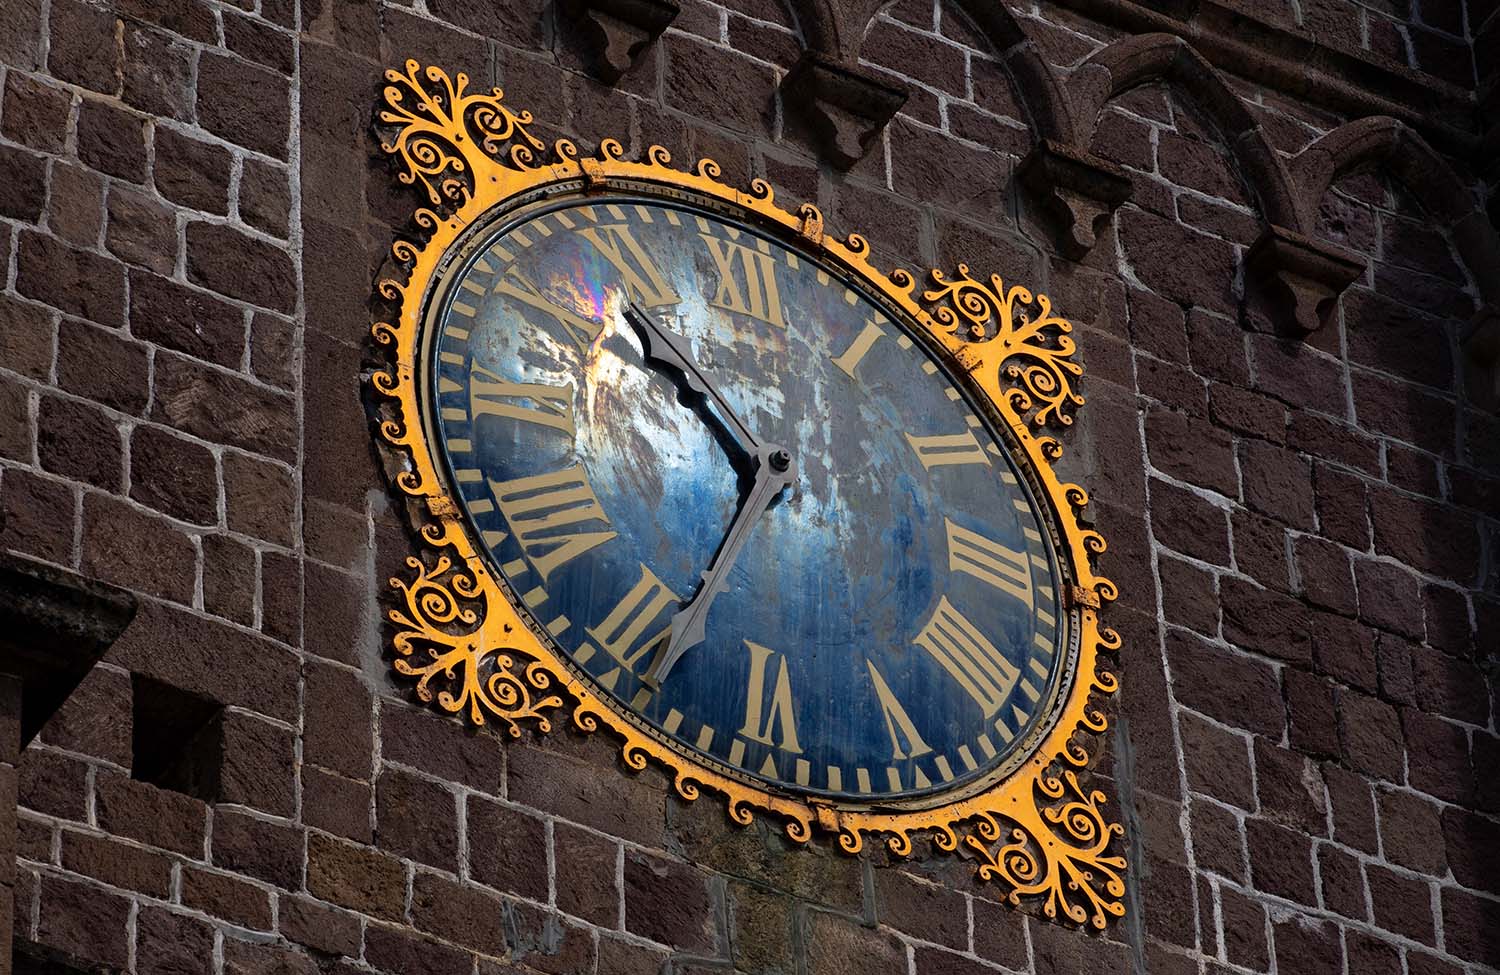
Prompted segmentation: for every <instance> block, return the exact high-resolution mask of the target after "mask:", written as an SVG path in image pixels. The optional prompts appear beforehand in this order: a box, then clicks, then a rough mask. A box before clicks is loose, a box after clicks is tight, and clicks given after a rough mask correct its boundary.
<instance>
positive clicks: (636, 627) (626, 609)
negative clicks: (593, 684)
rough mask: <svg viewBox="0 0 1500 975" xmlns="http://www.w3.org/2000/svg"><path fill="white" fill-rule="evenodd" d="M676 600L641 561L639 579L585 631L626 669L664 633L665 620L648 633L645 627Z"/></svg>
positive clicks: (634, 663)
mask: <svg viewBox="0 0 1500 975" xmlns="http://www.w3.org/2000/svg"><path fill="white" fill-rule="evenodd" d="M678 602H680V600H679V599H678V598H677V594H676V593H674V592H672V590H670V589H668V588H667V587H666V584H665V583H663V582H662V581H661V580H660V579H658V578H657V577H656V573H654V572H652V571H651V570H650V569H649V568H647V566H646V564H645V563H644V562H642V563H641V578H640V581H638V582H637V583H636V584H635V585H634V586H631V587H630V591H629V592H627V593H626V594H625V596H624V598H622V599H621V600H620V601H619V602H618V603H616V604H615V608H614V609H612V610H610V611H609V615H608V616H606V617H604V619H603V621H602V622H600V624H599V625H598V626H591V627H589V629H588V634H589V636H591V637H593V638H594V639H595V640H597V641H599V646H601V647H603V648H604V651H605V652H606V653H608V654H609V655H610V656H611V657H614V658H615V659H616V660H618V661H619V662H620V663H621V664H623V665H624V666H625V669H626V670H630V671H634V670H635V665H636V664H637V663H639V662H640V660H641V658H642V657H644V656H645V655H646V651H648V650H650V649H651V648H652V647H654V646H656V645H657V644H658V643H660V642H661V641H662V639H663V638H665V637H666V635H667V625H666V624H663V625H662V626H661V627H659V628H657V629H655V630H653V631H652V632H651V635H650V636H647V635H646V628H647V627H649V626H650V625H651V624H652V623H654V622H655V621H656V620H657V619H659V618H660V617H661V614H662V613H663V612H665V611H666V610H667V609H669V608H671V607H673V606H676V605H677V604H678Z"/></svg>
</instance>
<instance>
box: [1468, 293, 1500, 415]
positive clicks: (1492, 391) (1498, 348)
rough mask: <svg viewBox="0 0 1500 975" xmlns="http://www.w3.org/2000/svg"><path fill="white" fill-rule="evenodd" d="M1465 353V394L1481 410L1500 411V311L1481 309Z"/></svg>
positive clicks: (1469, 334) (1471, 323) (1486, 307)
mask: <svg viewBox="0 0 1500 975" xmlns="http://www.w3.org/2000/svg"><path fill="white" fill-rule="evenodd" d="M1460 345H1461V347H1462V348H1463V350H1464V363H1463V370H1464V392H1465V393H1467V394H1468V397H1469V402H1471V403H1473V404H1474V405H1475V406H1477V407H1479V408H1480V409H1485V410H1495V409H1500V308H1497V307H1495V306H1493V305H1486V306H1485V307H1483V308H1481V309H1479V311H1478V313H1477V314H1475V316H1474V318H1473V319H1472V320H1470V322H1469V324H1468V327H1467V328H1465V329H1464V335H1463V339H1462V341H1461V343H1460Z"/></svg>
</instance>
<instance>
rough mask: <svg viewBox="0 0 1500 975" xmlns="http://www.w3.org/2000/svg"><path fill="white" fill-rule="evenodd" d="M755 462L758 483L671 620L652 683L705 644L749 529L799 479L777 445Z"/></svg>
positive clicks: (653, 667) (653, 665)
mask: <svg viewBox="0 0 1500 975" xmlns="http://www.w3.org/2000/svg"><path fill="white" fill-rule="evenodd" d="M755 460H756V467H755V483H754V484H752V485H751V486H750V493H749V495H747V496H746V498H745V503H744V504H742V505H740V510H739V511H738V512H736V514H735V516H734V521H733V522H732V523H731V524H730V526H729V531H728V532H726V533H725V535H724V542H723V544H721V545H720V546H719V551H718V552H717V553H716V554H715V555H714V560H713V562H712V563H711V564H710V565H709V567H708V569H707V570H706V571H705V572H704V573H703V585H702V586H701V587H700V588H699V589H698V592H697V593H696V594H695V595H694V596H693V598H692V600H691V601H689V602H688V604H687V605H686V606H684V607H682V609H680V610H678V611H677V614H676V615H675V616H673V617H672V631H671V636H670V638H669V639H668V641H667V646H666V649H664V650H662V651H660V652H659V653H657V655H656V658H655V659H654V660H652V661H651V666H650V667H648V668H647V669H646V673H645V674H644V675H643V677H644V679H645V680H646V681H647V682H649V683H651V684H659V683H660V682H661V680H662V679H663V678H665V677H666V676H667V673H668V672H669V671H670V670H671V669H672V665H673V664H675V663H676V662H677V661H678V660H679V659H680V658H681V657H682V655H683V654H684V653H686V652H687V651H688V650H689V649H691V648H693V647H695V646H697V645H698V644H700V643H702V642H703V636H704V624H705V621H706V620H707V619H708V607H709V606H710V605H712V603H713V601H714V597H715V596H717V595H718V594H719V591H720V590H721V589H722V588H723V579H724V576H726V575H727V574H728V573H729V570H730V569H732V568H734V562H735V559H736V558H738V557H739V554H740V549H742V548H744V547H745V542H746V541H748V540H749V538H750V529H752V528H754V527H755V523H756V521H758V520H759V519H760V516H761V515H762V514H764V513H765V510H766V508H767V507H768V506H769V505H770V503H771V500H772V499H773V498H775V497H776V495H777V494H779V493H781V490H782V488H785V487H786V486H787V485H788V484H791V483H792V482H793V481H795V480H796V479H797V465H796V464H795V463H794V462H793V461H792V459H791V456H790V455H789V454H788V453H787V452H786V451H785V450H783V449H781V448H780V447H777V446H775V445H774V444H772V445H768V446H766V447H763V448H761V449H759V450H757V451H756V454H755Z"/></svg>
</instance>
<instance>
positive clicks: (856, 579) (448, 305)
mask: <svg viewBox="0 0 1500 975" xmlns="http://www.w3.org/2000/svg"><path fill="white" fill-rule="evenodd" d="M631 307H634V308H635V309H638V310H639V311H640V312H643V313H644V314H645V316H646V322H645V324H643V323H642V322H641V321H640V320H637V321H636V322H635V323H632V322H631V321H630V320H629V316H627V310H628V309H629V308H631ZM432 316H433V317H432V322H433V333H432V337H431V339H430V341H431V346H430V362H431V365H430V366H429V369H430V374H429V376H428V380H427V381H428V382H429V384H430V401H431V402H432V404H433V409H432V415H431V417H430V422H431V423H432V425H433V427H434V429H435V430H436V432H437V439H438V441H439V442H441V443H443V444H444V445H445V449H446V457H447V461H448V465H449V473H450V476H451V479H452V483H453V486H454V488H455V490H456V492H457V494H458V495H459V497H460V499H461V503H462V504H463V505H464V507H465V508H466V511H467V514H468V516H469V518H470V519H471V520H472V522H473V524H474V526H475V528H476V530H477V532H476V533H477V536H478V538H479V539H480V540H481V541H482V543H483V546H484V547H485V548H486V549H487V551H488V555H489V557H490V560H491V564H492V566H493V567H494V569H495V570H496V571H498V573H499V574H500V575H501V576H502V577H503V578H504V579H506V580H507V581H508V582H509V584H510V587H511V589H512V590H513V592H514V593H515V596H516V598H517V600H518V601H519V602H521V603H522V604H523V605H524V606H525V607H526V608H527V609H528V610H529V612H530V614H531V615H532V616H533V617H534V618H535V619H536V620H537V622H538V625H539V627H540V628H541V629H543V630H545V631H546V632H547V633H549V634H550V636H551V639H552V640H553V642H554V643H555V644H556V647H557V649H558V650H559V651H560V652H561V653H562V654H563V655H564V656H565V657H566V658H568V659H570V660H571V661H572V663H573V665H574V667H575V668H576V669H577V670H579V671H580V672H581V673H583V674H585V675H586V676H587V678H588V679H589V680H590V681H591V682H592V683H593V684H594V685H595V686H596V687H597V688H598V689H599V691H600V692H601V693H602V694H604V695H606V696H608V697H610V698H612V699H613V700H614V702H615V704H616V706H617V707H618V708H619V709H620V710H621V711H622V712H624V713H626V714H628V715H629V716H631V718H632V719H633V720H634V721H636V722H637V723H638V724H641V725H643V726H645V727H646V728H647V729H649V730H651V731H653V732H654V733H656V734H658V735H659V736H662V737H664V738H665V739H667V740H668V741H670V742H671V743H673V744H674V746H675V747H677V748H679V749H681V750H683V751H685V752H687V753H689V754H695V755H698V756H699V757H700V758H702V759H705V760H707V761H710V762H713V763H716V764H717V765H719V766H722V767H724V768H725V769H727V770H729V771H731V772H732V774H736V775H738V776H740V777H744V778H748V779H750V780H754V781H758V782H760V783H762V784H764V785H768V786H771V787H774V788H777V789H782V790H790V791H794V792H801V793H813V794H824V795H831V796H837V797H840V798H842V799H856V800H857V799H868V800H871V801H878V800H880V799H882V798H887V799H888V798H893V797H896V796H905V795H911V794H915V793H923V792H933V791H938V790H947V789H949V788H953V787H957V786H959V785H961V784H963V783H965V782H970V781H973V780H974V779H976V778H978V777H981V776H983V775H985V773H986V772H989V771H992V770H994V769H996V768H998V767H1000V766H1001V765H1002V764H1003V763H1005V762H1006V760H1007V758H1009V757H1011V756H1012V754H1013V752H1014V751H1015V749H1016V748H1017V747H1018V746H1020V745H1021V744H1022V742H1023V739H1025V738H1026V737H1027V735H1028V734H1029V733H1031V732H1033V731H1034V730H1035V729H1036V727H1037V724H1038V722H1039V721H1041V720H1043V719H1044V718H1045V715H1046V712H1047V710H1048V708H1049V707H1050V704H1051V702H1052V701H1053V700H1054V699H1055V696H1056V692H1057V688H1058V684H1059V682H1060V680H1061V676H1060V675H1061V673H1062V670H1063V662H1064V657H1065V656H1066V644H1065V640H1064V633H1063V630H1064V622H1063V619H1062V613H1061V611H1060V608H1059V594H1058V591H1057V590H1058V585H1059V583H1058V581H1057V577H1056V570H1055V568H1054V566H1055V560H1054V558H1053V555H1052V552H1051V548H1050V543H1049V541H1048V534H1047V531H1046V529H1045V527H1044V522H1043V520H1042V519H1041V518H1040V516H1039V514H1038V511H1037V508H1036V505H1035V504H1034V502H1033V501H1032V500H1031V496H1030V494H1029V492H1028V490H1027V489H1026V486H1025V484H1024V483H1023V482H1022V481H1021V479H1020V478H1019V477H1018V474H1017V469H1016V468H1015V467H1014V466H1013V465H1012V464H1011V463H1010V461H1009V459H1008V456H1007V454H1006V452H1005V450H1003V449H1002V447H1001V446H1000V444H999V443H998V442H997V440H996V439H995V437H994V436H992V435H991V433H990V432H989V430H988V428H987V426H986V424H985V423H984V422H982V421H981V420H980V419H979V417H978V416H977V415H976V413H975V411H974V409H973V407H972V406H971V405H970V403H969V401H968V400H967V398H966V397H965V396H964V395H962V394H961V393H960V392H959V390H958V388H957V387H956V386H955V385H954V383H953V381H952V380H951V379H950V377H949V376H948V375H947V373H946V372H945V371H944V370H943V369H941V368H939V367H938V365H937V363H936V362H935V361H934V360H933V359H932V358H931V357H930V356H929V354H928V353H927V352H926V351H925V350H924V348H923V346H922V344H920V343H919V342H916V341H913V339H912V338H911V337H910V336H909V335H908V333H907V331H906V330H905V328H904V327H903V326H902V325H901V324H899V323H897V322H896V321H894V320H892V318H891V317H890V316H888V315H887V314H885V313H883V312H882V311H881V309H880V307H879V306H877V305H876V304H874V303H873V302H871V301H869V300H867V299H866V298H865V297H863V295H862V294H861V293H860V292H859V291H857V290H854V289H853V288H851V286H850V285H849V283H848V282H846V281H845V280H843V279H842V278H840V277H839V276H837V275H835V274H833V273H830V272H829V271H828V270H826V269H825V268H824V267H823V266H821V265H820V264H818V263H816V262H815V261H814V260H812V259H810V258H808V257H807V256H805V255H804V254H802V253H799V252H796V251H793V250H791V249H787V248H786V247H784V246H782V245H780V244H778V243H776V242H775V241H773V240H770V239H768V238H765V237H761V236H758V235H756V234H755V233H753V232H751V231H750V230H748V229H746V228H745V227H742V226H738V225H736V224H734V223H731V222H729V221H727V220H725V219H723V218H721V217H718V216H715V215H712V214H711V213H710V212H708V211H700V210H696V209H690V208H686V207H684V206H682V205H678V204H672V203H668V202H664V201H659V200H655V199H651V198H643V199H629V200H627V199H610V198H602V199H601V198H589V199H581V200H580V199H574V200H572V201H564V202H554V203H553V204H551V205H550V206H549V207H548V208H546V209H542V208H537V209H534V210H532V211H531V212H530V214H529V215H527V216H525V217H523V218H521V219H519V220H516V219H512V220H510V221H508V222H505V223H503V224H499V225H496V226H494V227H492V228H491V229H490V230H489V231H487V232H486V233H485V234H484V235H483V236H482V237H480V238H479V239H478V240H477V241H476V243H475V245H474V246H472V247H471V248H470V249H469V250H468V251H467V257H466V258H465V259H464V260H463V261H462V262H461V263H459V264H458V265H456V266H455V268H454V269H453V270H452V271H451V272H450V274H449V275H448V277H447V279H446V283H445V285H444V288H443V290H442V291H441V293H440V294H439V296H438V299H437V303H436V305H435V307H434V309H433V311H432ZM772 448H777V449H780V450H784V451H785V454H784V455H782V456H780V457H779V458H771V456H770V453H769V451H770V450H772ZM780 466H785V467H786V468H787V470H786V473H785V477H784V478H783V479H782V480H780V481H777V480H776V477H775V475H777V474H778V473H779V471H778V470H772V469H771V468H772V467H780ZM787 482H789V483H787ZM711 570H712V571H711ZM705 580H707V581H705ZM674 617H675V618H677V622H676V625H675V626H674ZM694 622H696V623H697V626H696V627H694V626H692V625H691V624H692V623H694Z"/></svg>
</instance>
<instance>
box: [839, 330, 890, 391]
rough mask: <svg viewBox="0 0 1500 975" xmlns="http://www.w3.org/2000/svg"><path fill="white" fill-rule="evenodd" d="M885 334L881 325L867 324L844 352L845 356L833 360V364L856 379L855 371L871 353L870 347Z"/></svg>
mask: <svg viewBox="0 0 1500 975" xmlns="http://www.w3.org/2000/svg"><path fill="white" fill-rule="evenodd" d="M884 334H885V330H884V329H882V328H881V327H880V326H879V325H876V324H875V323H874V322H865V327H864V330H863V331H861V332H860V333H859V334H858V335H856V336H855V337H854V341H853V342H850V343H849V348H847V349H845V350H844V354H843V355H841V356H839V357H838V358H837V359H834V360H833V364H834V365H836V366H838V367H839V368H840V369H842V370H844V372H846V373H848V374H849V377H850V378H851V379H852V378H854V370H855V369H856V368H857V367H858V366H859V360H861V359H863V358H864V357H865V353H866V352H869V351H870V346H872V345H874V344H875V340H876V339H878V338H880V337H881V336H882V335H884Z"/></svg>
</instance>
